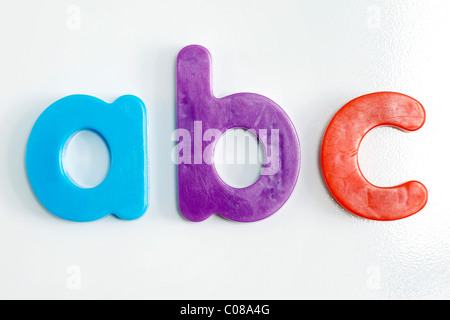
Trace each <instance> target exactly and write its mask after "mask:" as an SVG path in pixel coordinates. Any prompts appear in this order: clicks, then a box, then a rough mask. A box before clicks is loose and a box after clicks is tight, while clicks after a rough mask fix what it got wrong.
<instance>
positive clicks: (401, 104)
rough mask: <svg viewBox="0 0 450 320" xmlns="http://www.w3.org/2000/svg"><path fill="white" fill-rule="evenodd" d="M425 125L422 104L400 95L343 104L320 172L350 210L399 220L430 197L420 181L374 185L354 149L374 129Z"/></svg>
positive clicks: (324, 147)
mask: <svg viewBox="0 0 450 320" xmlns="http://www.w3.org/2000/svg"><path fill="white" fill-rule="evenodd" d="M424 123H425V110H424V108H423V107H422V105H421V104H420V103H419V102H418V101H416V100H414V99H413V98H410V97H408V96H405V95H403V94H399V93H393V92H379V93H373V94H369V95H365V96H362V97H359V98H357V99H355V100H353V101H351V102H349V103H348V104H346V105H345V106H344V107H343V108H342V109H341V110H339V111H338V113H337V114H336V115H335V116H334V118H333V120H332V121H331V123H330V124H329V126H328V129H327V131H326V133H325V137H324V139H323V145H322V168H323V174H324V176H325V180H326V183H327V184H328V187H329V189H330V191H331V193H332V194H333V196H334V197H335V199H336V200H337V201H338V202H339V203H340V204H341V205H342V206H343V207H344V208H346V209H347V210H348V211H350V212H352V213H354V214H356V215H358V216H361V217H364V218H367V219H371V220H383V221H387V220H398V219H403V218H406V217H409V216H411V215H413V214H415V213H417V212H419V211H420V210H422V209H423V207H424V206H425V205H426V203H427V199H428V192H427V189H426V188H425V186H424V185H423V184H421V183H420V182H417V181H410V182H407V183H405V184H403V185H401V186H397V187H392V188H380V187H376V186H374V185H372V184H371V183H369V182H368V181H367V180H366V179H365V178H364V176H363V174H362V173H361V170H360V168H359V164H358V149H359V146H360V144H361V141H362V139H363V138H364V136H365V135H366V134H367V133H368V132H369V131H370V130H372V129H373V128H375V127H378V126H393V127H397V128H399V129H402V130H405V131H415V130H418V129H420V128H421V127H422V126H423V125H424Z"/></svg>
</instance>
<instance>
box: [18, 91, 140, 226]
mask: <svg viewBox="0 0 450 320" xmlns="http://www.w3.org/2000/svg"><path fill="white" fill-rule="evenodd" d="M82 130H92V131H95V132H97V133H98V134H99V135H100V136H101V137H103V138H104V140H105V142H106V144H107V145H108V147H109V150H110V155H111V166H110V170H109V172H108V174H107V176H106V178H105V179H104V180H103V181H102V182H101V183H100V184H99V185H98V186H96V187H94V188H90V189H84V188H81V187H78V186H77V185H75V184H74V183H73V182H72V181H71V180H70V179H69V177H68V176H67V174H66V173H65V170H64V168H63V165H62V155H63V152H64V148H65V145H66V143H67V141H69V140H70V139H71V137H72V136H73V135H75V134H76V133H77V132H79V131H82ZM26 167H27V172H28V178H29V180H30V184H31V187H32V188H33V191H34V193H35V194H36V196H37V198H38V199H39V200H40V202H41V203H42V204H43V205H44V206H45V207H46V208H47V209H48V210H49V211H50V212H52V213H53V214H55V215H57V216H59V217H61V218H64V219H67V220H72V221H79V222H83V221H93V220H97V219H100V218H102V217H104V216H107V215H109V214H113V215H115V216H117V217H118V218H120V219H125V220H132V219H137V218H139V217H140V216H141V215H142V214H143V213H144V212H145V210H146V208H147V197H148V183H147V116H146V111H145V106H144V104H143V102H142V101H141V100H140V99H139V98H137V97H134V96H122V97H120V98H119V99H117V100H116V101H115V102H114V103H112V104H108V103H106V102H104V101H102V100H99V99H97V98H94V97H91V96H86V95H73V96H68V97H65V98H63V99H61V100H58V101H56V102H55V103H53V104H52V105H51V106H50V107H48V108H47V109H46V110H45V111H44V112H43V113H42V114H41V115H40V117H39V118H38V120H37V121H36V123H35V124H34V127H33V129H32V131H31V134H30V137H29V139H28V145H27V154H26Z"/></svg>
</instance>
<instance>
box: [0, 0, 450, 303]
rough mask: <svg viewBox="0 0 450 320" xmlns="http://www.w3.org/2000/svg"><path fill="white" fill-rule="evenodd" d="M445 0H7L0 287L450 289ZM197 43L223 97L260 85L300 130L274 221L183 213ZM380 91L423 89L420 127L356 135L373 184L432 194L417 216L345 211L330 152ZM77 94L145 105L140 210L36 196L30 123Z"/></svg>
mask: <svg viewBox="0 0 450 320" xmlns="http://www.w3.org/2000/svg"><path fill="white" fill-rule="evenodd" d="M449 10H450V2H448V1H447V0H421V1H418V0H396V1H388V0H380V1H375V0H372V1H366V0H341V1H336V0H320V1H317V0H305V1H296V0H292V1H288V0H283V1H277V2H274V1H261V0H258V1H257V0H254V1H237V0H227V1H215V0H208V1H181V0H180V1H171V0H166V1H143V0H142V1H136V0H134V1H126V2H124V1H115V0H114V1H112V0H108V1H106V0H102V1H95V2H94V1H88V0H73V1H71V2H69V1H57V0H51V1H39V2H38V1H31V0H29V1H20V2H18V1H15V2H14V1H10V2H8V3H5V4H3V5H2V10H1V11H0V37H1V39H2V53H1V60H0V70H2V73H1V77H0V87H1V88H2V91H1V95H0V148H1V150H2V152H1V153H0V178H1V183H0V255H1V257H2V259H1V261H2V262H1V264H0V298H185V299H191V298H208V299H210V298H235V299H240V298H250V299H260V298H269V299H270V298H275V299H276V298H406V299H410V298H447V299H448V298H450V268H449V265H450V212H449V209H448V201H449V197H448V187H447V179H448V178H449V174H448V163H449V161H450V151H449V148H448V147H447V143H448V139H447V137H448V136H449V131H448V125H447V122H448V119H450V108H449V106H448V101H447V95H446V94H447V92H448V90H449V89H448V88H449V86H450V83H449V80H448V74H449V73H450V60H449V57H450V45H449V43H450V42H449V41H448V39H450V19H449V18H448V12H450V11H449ZM78 11H79V18H80V19H79V20H78V18H77V12H78ZM193 43H197V44H202V45H204V46H206V47H207V48H208V49H209V50H210V51H211V53H212V55H213V61H214V66H213V68H214V90H215V94H216V95H217V96H219V97H220V96H223V95H227V94H230V93H234V92H241V91H250V92H256V93H261V94H264V95H266V96H268V97H270V98H271V99H273V100H274V101H276V102H277V103H278V104H280V105H281V106H282V107H283V108H284V109H285V110H286V112H287V113H288V114H289V116H290V117H291V118H292V120H293V122H294V124H295V126H296V128H297V131H298V133H299V136H300V140H301V143H302V171H301V175H300V180H299V182H298V184H297V187H296V189H295V191H294V193H293V195H292V197H291V198H290V200H289V201H288V202H287V203H286V205H285V206H284V207H283V208H282V210H280V211H279V212H278V213H277V214H275V215H274V216H272V217H271V218H269V219H267V220H265V221H262V222H259V223H253V224H237V223H232V222H228V221H226V220H224V219H221V218H219V217H212V218H211V219H209V220H207V221H205V222H204V223H198V224H196V223H190V222H187V221H185V220H184V219H183V218H182V217H181V216H180V214H179V213H178V211H177V203H176V181H175V178H176V168H175V166H174V165H173V164H172V162H171V160H170V155H171V150H172V147H173V142H172V141H171V139H170V137H171V133H172V130H173V129H174V128H175V78H174V76H175V59H176V55H177V53H178V51H179V50H180V49H181V48H182V47H183V46H185V45H188V44H193ZM381 90H389V91H398V92H402V93H404V94H407V95H410V96H412V97H414V98H416V99H417V100H419V101H420V102H421V103H422V104H423V105H424V106H425V109H426V110H427V116H428V119H427V123H426V125H425V126H424V127H423V128H422V129H421V130H420V131H418V132H415V133H408V134H406V133H402V132H397V131H395V130H393V129H385V128H381V129H376V130H374V131H373V132H371V133H370V134H369V135H368V136H367V137H366V138H365V140H364V141H363V144H362V146H361V154H360V161H361V168H362V170H363V172H364V174H365V175H366V177H367V178H368V179H369V180H370V181H372V182H374V183H376V184H378V185H386V186H389V185H394V184H398V183H401V182H404V181H405V180H409V179H418V180H420V181H422V182H423V183H424V184H425V185H426V186H427V187H428V189H429V193H430V199H429V203H428V205H427V207H426V208H425V209H424V210H423V211H422V212H420V213H419V214H417V215H416V216H414V217H411V218H409V219H406V220H403V221H398V222H391V223H382V222H373V221H367V220H363V219H360V218H357V217H355V216H352V215H351V214H349V213H347V212H346V211H344V210H343V209H342V208H341V207H339V206H338V205H337V204H336V202H335V201H334V200H333V199H332V198H331V196H330V194H329V193H328V191H327V189H326V186H325V184H324V182H323V179H322V175H321V170H320V165H319V152H320V144H321V139H322V136H323V133H324V131H325V129H326V126H327V124H328V122H329V121H330V119H331V118H332V116H333V115H334V113H335V112H336V111H337V110H338V109H339V108H340V107H342V106H343V105H344V104H345V103H347V102H348V101H349V100H351V99H353V98H355V97H357V96H360V95H362V94H366V93H370V92H375V91H381ZM73 93H84V94H91V95H94V96H97V97H98V98H101V99H103V100H105V101H108V102H112V101H113V100H114V99H115V98H117V97H118V96H120V95H122V94H127V93H129V94H135V95H137V96H139V97H140V98H141V99H142V100H143V101H144V102H145V103H146V105H147V108H148V114H149V150H150V153H149V160H150V171H149V173H150V206H149V210H148V212H147V213H146V214H145V216H144V217H142V218H141V219H140V220H138V221H134V222H124V221H120V220H117V219H115V218H113V217H108V218H105V219H103V220H101V221H97V222H94V223H87V224H82V223H81V224H80V223H72V222H67V221H63V220H61V219H58V218H56V217H54V216H52V215H51V214H49V213H47V211H46V210H45V209H44V208H43V207H42V206H41V205H40V204H39V202H38V201H37V200H36V199H35V197H34V195H33V193H32V192H31V190H30V187H29V185H28V181H27V177H26V172H25V166H24V157H25V145H26V141H27V138H28V134H29V132H30V130H31V127H32V125H33V123H34V121H35V120H36V118H37V117H38V115H39V114H40V112H42V111H43V110H44V108H45V107H46V106H48V105H49V104H51V103H52V102H54V101H55V100H57V99H59V98H61V97H63V96H66V95H69V94H73ZM78 275H80V278H79V280H80V282H78V281H77V279H78V278H77V276H78Z"/></svg>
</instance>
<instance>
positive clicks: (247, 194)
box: [177, 45, 300, 222]
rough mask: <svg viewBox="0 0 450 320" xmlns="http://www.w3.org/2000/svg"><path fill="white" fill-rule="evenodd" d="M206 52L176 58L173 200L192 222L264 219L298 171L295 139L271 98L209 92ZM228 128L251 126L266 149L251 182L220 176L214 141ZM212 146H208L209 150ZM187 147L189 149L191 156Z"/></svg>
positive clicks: (192, 49) (196, 49)
mask: <svg viewBox="0 0 450 320" xmlns="http://www.w3.org/2000/svg"><path fill="white" fill-rule="evenodd" d="M210 73H211V56H210V53H209V52H208V50H206V49H205V48H204V47H201V46H197V45H192V46H188V47H185V48H184V49H182V50H181V51H180V53H179V55H178V61H177V119H178V120H177V121H178V141H179V142H180V143H179V144H178V153H179V156H180V155H182V157H183V159H182V161H180V163H179V165H178V196H179V197H178V199H179V208H180V211H181V213H182V214H183V215H184V216H185V217H186V218H187V219H189V220H191V221H203V220H205V219H207V218H208V217H209V216H211V215H212V214H219V215H222V216H223V217H225V218H227V219H229V220H233V221H239V222H253V221H258V220H262V219H265V218H267V217H269V216H270V215H272V214H273V213H275V212H276V211H277V210H278V209H280V208H281V206H282V205H283V204H284V203H285V202H286V200H287V199H288V198H289V196H290V195H291V193H292V191H293V189H294V186H295V184H296V182H297V178H298V174H299V170H300V143H299V139H298V137H297V133H296V131H295V128H294V125H293V124H292V122H291V120H290V119H289V117H288V116H287V115H286V113H285V112H284V111H283V109H281V108H280V107H279V106H278V105H277V104H276V103H274V102H273V101H271V100H270V99H268V98H266V97H264V96H261V95H258V94H253V93H238V94H233V95H230V96H227V97H224V98H221V99H218V98H216V97H214V95H213V94H212V92H211V78H210V77H211V75H210ZM232 128H246V129H251V130H252V131H253V132H254V133H255V134H256V135H257V137H258V138H259V140H260V141H261V143H262V145H263V146H264V150H265V155H266V156H265V167H264V169H263V172H262V175H261V177H260V178H259V180H258V181H256V182H255V183H254V184H253V185H251V186H249V187H247V188H243V189H237V188H233V187H231V186H229V185H227V184H226V183H225V182H223V181H222V179H221V178H220V177H219V175H218V173H217V171H216V170H215V167H214V164H213V161H212V159H213V153H214V144H215V142H217V140H218V138H219V137H220V135H221V134H223V133H224V132H225V131H226V130H228V129H232ZM211 145H212V148H211ZM191 150H193V152H192V155H193V156H191Z"/></svg>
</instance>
